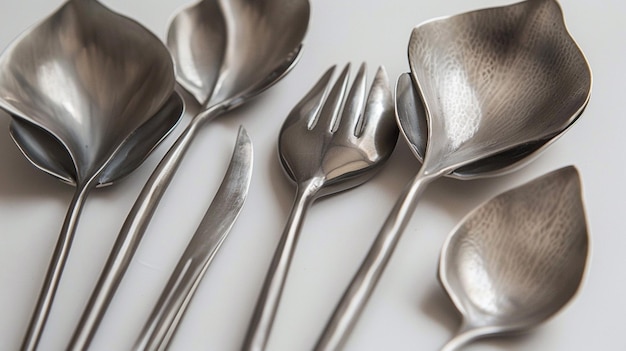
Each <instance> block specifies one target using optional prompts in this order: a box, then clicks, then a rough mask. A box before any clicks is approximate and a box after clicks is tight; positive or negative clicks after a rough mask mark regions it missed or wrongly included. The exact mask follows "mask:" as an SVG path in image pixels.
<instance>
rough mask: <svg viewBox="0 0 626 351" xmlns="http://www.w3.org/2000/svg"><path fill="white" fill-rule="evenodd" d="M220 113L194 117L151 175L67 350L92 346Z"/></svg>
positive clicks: (216, 109) (219, 110)
mask: <svg viewBox="0 0 626 351" xmlns="http://www.w3.org/2000/svg"><path fill="white" fill-rule="evenodd" d="M223 111H224V108H223V107H222V106H219V105H218V106H216V107H214V108H212V109H208V110H205V111H203V112H201V113H200V114H199V115H198V116H196V117H194V118H193V119H192V121H191V122H190V123H189V125H188V126H187V128H186V129H185V130H184V131H183V132H182V134H181V135H180V136H179V137H178V139H177V140H176V142H175V143H174V144H173V145H172V147H171V148H170V149H169V150H168V152H167V153H166V154H165V156H164V157H163V159H162V160H161V162H159V164H158V166H157V167H156V169H155V170H154V172H152V174H151V175H150V178H149V179H148V181H147V182H146V184H145V185H144V187H143V189H142V190H141V193H140V194H139V197H138V198H137V201H135V204H134V205H133V207H132V209H131V210H130V212H129V214H128V216H127V217H126V221H125V222H124V225H123V226H122V229H121V230H120V232H119V234H118V236H117V239H116V241H115V244H114V245H113V248H112V250H111V253H110V254H109V257H108V259H107V262H106V264H105V266H104V268H103V271H102V273H101V274H100V277H99V278H98V282H97V283H96V286H95V288H94V290H93V292H92V294H91V297H90V298H89V302H88V303H87V306H86V307H85V310H84V312H83V315H82V317H81V319H80V322H79V323H78V325H77V327H76V330H75V331H74V335H73V336H72V339H71V341H70V344H69V346H68V348H67V350H72V351H83V350H85V349H87V347H88V346H89V344H90V343H91V340H92V339H93V336H94V334H95V332H96V329H97V328H98V326H99V325H100V322H101V321H102V318H103V316H104V313H105V311H106V309H107V307H108V306H109V303H110V302H111V299H112V298H113V295H114V294H115V291H116V290H117V287H118V286H119V284H120V282H121V280H122V277H123V276H124V273H126V270H127V268H128V266H129V265H130V262H131V260H132V257H133V255H134V254H135V251H137V247H138V246H139V242H140V241H141V239H142V237H143V234H144V233H145V231H146V229H147V227H148V224H149V223H150V219H151V218H152V216H153V214H154V212H155V211H156V208H157V205H158V204H159V201H160V200H161V198H162V197H163V194H164V193H165V190H166V189H167V186H168V185H169V183H170V182H171V180H172V178H173V177H174V174H175V173H176V170H177V169H178V166H179V165H180V162H181V161H182V159H183V156H184V155H185V152H186V151H187V149H188V148H189V145H191V141H192V140H193V138H194V136H195V135H196V132H197V131H198V129H199V128H200V126H201V124H202V123H203V122H204V121H206V120H209V119H211V118H214V117H215V116H217V115H219V114H221V113H222V112H223Z"/></svg>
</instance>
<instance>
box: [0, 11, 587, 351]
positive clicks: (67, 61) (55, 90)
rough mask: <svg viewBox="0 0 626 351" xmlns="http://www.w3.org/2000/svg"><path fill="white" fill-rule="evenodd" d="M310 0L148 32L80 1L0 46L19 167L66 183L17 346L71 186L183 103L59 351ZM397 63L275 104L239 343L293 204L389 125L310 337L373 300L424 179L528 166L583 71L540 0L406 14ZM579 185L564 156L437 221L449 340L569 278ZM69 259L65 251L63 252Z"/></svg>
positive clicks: (334, 328)
mask: <svg viewBox="0 0 626 351" xmlns="http://www.w3.org/2000/svg"><path fill="white" fill-rule="evenodd" d="M309 17H310V4H309V2H308V0H263V1H252V2H251V1H245V0H233V1H225V0H224V1H221V0H201V1H199V2H197V3H196V4H195V5H193V6H190V7H188V8H186V9H184V10H182V11H180V12H179V13H178V14H177V15H176V16H175V17H174V18H173V20H172V21H171V23H170V27H169V30H168V33H167V40H166V41H165V43H162V42H161V41H160V40H159V39H158V38H157V37H155V36H154V35H153V34H152V33H150V32H149V31H148V30H147V29H145V28H144V27H142V26H141V25H140V24H139V23H137V22H135V21H133V20H132V19H129V18H127V17H124V16H121V15H119V14H117V13H115V12H113V11H111V10H109V9H108V8H106V7H105V6H103V5H102V4H100V3H99V2H98V1H96V0H68V1H67V2H66V3H65V4H63V5H62V6H61V7H60V8H59V9H58V10H57V11H56V12H55V13H53V14H52V15H50V16H49V17H48V18H46V19H44V20H43V21H42V22H40V23H39V24H37V25H36V26H34V27H32V28H31V29H29V30H28V31H26V32H25V33H24V34H22V35H21V36H20V37H19V38H17V39H16V40H15V41H14V42H13V43H12V44H11V45H10V46H9V47H8V48H6V49H5V50H4V52H3V53H2V55H1V56H0V108H2V109H3V110H4V111H6V112H7V113H8V114H9V115H10V117H11V123H10V136H11V137H12V139H13V140H14V142H15V143H16V145H17V146H18V148H19V149H20V151H21V152H22V153H23V154H24V156H26V157H27V159H28V160H29V161H30V162H31V163H32V164H33V165H35V166H36V167H37V168H39V169H41V170H43V171H44V172H46V173H49V174H51V175H53V176H54V177H56V178H58V179H60V180H61V181H63V182H65V183H68V184H71V185H73V186H75V188H76V191H75V195H74V197H73V199H72V202H71V204H70V207H69V210H68V212H67V216H66V219H65V222H64V224H63V226H62V228H61V233H60V235H59V239H58V242H57V244H56V247H55V249H54V252H53V255H52V258H51V260H50V264H49V268H48V272H47V274H46V276H45V279H44V282H43V284H42V288H41V292H40V295H39V298H38V300H37V302H36V304H35V308H34V311H33V313H32V317H31V320H30V324H29V326H28V328H27V330H26V331H25V336H24V339H23V344H22V347H21V349H22V350H36V349H38V343H39V340H40V338H41V335H42V333H43V331H44V329H45V325H46V321H47V318H48V315H49V311H50V308H51V306H52V304H53V302H54V297H55V293H56V291H57V288H58V286H59V284H60V283H61V282H62V279H61V277H62V273H63V269H64V267H65V265H66V264H67V263H68V258H69V253H70V248H71V245H72V240H73V238H74V235H75V233H76V230H77V227H78V222H79V217H80V214H81V211H82V208H83V205H84V203H85V200H86V197H87V195H88V193H89V192H90V191H91V190H92V189H94V188H97V187H101V186H106V185H110V184H112V183H113V182H115V181H117V180H118V179H120V178H122V177H124V176H127V175H129V174H130V173H131V172H132V171H133V170H135V169H136V168H138V167H139V166H140V165H141V163H142V162H143V161H144V160H145V158H146V157H147V156H148V155H149V154H150V153H151V151H152V150H154V148H155V147H156V146H157V145H158V144H159V143H160V142H161V141H162V140H163V139H164V138H166V137H167V136H168V134H169V133H170V132H171V131H172V130H173V129H174V128H175V127H176V126H177V125H178V123H179V121H180V119H181V116H182V115H183V111H184V102H183V98H182V97H181V95H180V94H179V92H177V91H176V90H175V86H176V84H178V85H179V86H180V87H181V88H182V89H184V90H185V92H186V93H187V94H188V95H189V96H190V99H192V100H194V101H193V102H194V103H197V104H198V105H199V106H200V109H199V112H198V114H197V115H195V116H194V117H193V118H192V119H191V121H190V122H189V123H188V124H187V126H186V127H185V129H184V130H183V132H182V133H181V134H180V136H179V137H178V139H177V140H176V141H175V142H174V144H173V146H172V147H171V148H170V149H169V150H168V151H167V153H166V154H165V156H164V157H163V159H162V160H161V162H160V163H159V164H158V165H157V167H156V169H155V170H154V171H153V173H152V174H151V176H150V177H149V179H148V180H147V182H146V184H145V186H144V187H143V189H142V190H141V192H140V194H139V196H138V198H137V200H136V202H135V204H134V205H133V207H132V208H131V210H130V211H129V213H128V216H127V218H126V220H125V222H124V224H123V226H122V228H121V230H120V232H119V234H118V237H117V239H116V241H115V243H114V245H113V248H112V250H111V253H110V255H109V257H108V259H107V261H106V263H105V265H104V267H103V269H102V272H101V275H100V277H99V279H98V281H97V283H96V286H95V287H94V290H93V292H92V295H91V297H90V299H89V301H88V303H87V305H86V306H85V307H84V310H83V314H82V317H81V319H80V321H79V323H78V325H77V326H76V328H75V331H74V334H73V335H72V337H71V339H70V341H69V344H68V348H67V349H68V350H87V349H88V348H89V345H90V343H91V341H92V339H93V337H94V335H95V333H96V332H97V329H98V326H99V324H100V322H101V320H102V318H103V317H104V314H105V313H106V310H107V307H108V306H109V303H110V302H111V300H112V299H113V297H114V294H115V292H116V289H117V287H118V286H119V284H120V282H121V280H122V278H123V276H124V274H125V272H126V270H127V268H128V267H129V265H130V263H131V261H132V257H133V255H134V253H135V252H136V250H137V248H138V246H139V244H140V241H141V239H142V237H143V235H144V233H145V232H146V231H147V229H148V225H149V223H150V219H151V218H152V216H153V214H154V213H155V210H156V207H157V206H158V203H159V201H160V199H161V198H162V196H163V194H164V193H165V191H166V189H167V187H168V184H169V183H170V181H171V180H172V178H173V177H174V174H175V172H176V170H177V169H178V168H179V167H184V166H181V163H182V158H183V157H184V154H185V152H186V150H187V149H188V147H189V145H190V144H191V142H192V140H193V139H194V138H195V136H196V135H197V132H198V131H199V130H200V128H201V127H202V126H203V125H205V124H206V123H207V122H209V121H211V120H213V119H215V118H217V117H218V116H221V115H224V114H226V113H228V112H229V111H231V110H232V109H234V108H236V107H238V106H240V105H243V104H246V103H247V102H248V101H250V100H252V99H253V98H254V97H256V96H257V95H259V94H260V93H262V92H263V91H265V90H266V89H268V88H270V87H271V86H272V85H274V84H275V83H276V82H278V81H279V80H280V79H281V78H282V77H284V76H285V75H286V74H288V73H289V72H290V71H291V70H292V69H293V68H294V67H295V65H296V64H297V63H298V61H299V58H300V56H301V55H302V47H303V44H302V43H303V40H304V37H305V34H306V31H307V27H308V23H309ZM408 60H409V68H410V72H408V73H404V74H401V75H400V76H399V77H398V79H397V82H396V86H395V96H394V93H393V90H392V88H391V87H390V83H389V78H388V77H387V73H386V71H385V69H384V68H383V67H382V66H381V67H380V68H378V70H377V72H376V74H375V76H374V78H373V81H372V83H371V87H370V88H369V89H368V85H367V82H366V76H367V67H366V65H365V64H362V65H361V66H360V68H359V69H358V70H357V73H356V76H355V78H354V80H353V82H352V83H351V84H349V81H350V77H349V75H350V65H349V64H348V65H346V66H345V68H343V70H342V71H341V72H340V73H339V74H338V78H337V79H336V81H335V82H334V83H332V77H333V73H334V71H335V69H336V67H335V66H333V67H331V68H330V69H329V70H328V71H327V72H325V73H324V74H323V75H322V76H321V78H320V79H319V81H318V82H317V83H316V84H314V85H313V86H312V88H311V89H310V91H309V92H308V93H307V94H306V95H305V96H304V97H303V98H302V99H301V100H300V101H299V102H298V103H297V104H296V105H295V106H294V107H293V109H292V111H291V112H290V113H289V114H288V116H287V117H286V119H285V120H284V123H283V125H282V128H280V133H279V137H278V152H279V157H280V161H281V165H282V167H283V169H284V171H285V174H286V175H287V177H288V178H289V179H290V180H291V181H292V182H293V184H295V199H294V202H293V207H292V210H291V213H290V214H289V216H288V218H287V224H286V226H285V229H284V232H283V235H282V236H281V238H280V240H279V241H278V243H277V248H276V251H275V254H274V257H273V259H272V261H271V264H270V266H269V269H268V272H267V275H266V278H265V282H264V284H263V286H262V288H261V290H260V292H259V295H258V300H257V303H256V307H255V309H254V311H253V312H251V318H250V324H249V326H248V331H247V334H246V336H245V339H244V340H242V350H247V351H248V350H249V351H261V350H265V349H266V345H267V342H268V339H269V337H270V333H271V330H272V324H273V321H274V319H275V316H276V313H277V311H278V306H279V303H280V300H281V295H282V292H283V288H284V285H285V282H286V281H287V278H288V272H289V267H290V263H291V261H292V259H293V256H294V254H295V253H296V245H297V242H298V238H299V233H300V230H301V228H302V226H303V223H304V218H305V214H306V212H307V210H308V208H309V207H310V206H311V205H312V204H313V202H314V201H315V200H316V199H318V198H320V197H322V196H326V195H331V194H335V193H339V192H342V191H344V190H348V189H351V188H353V187H356V186H358V185H361V184H363V183H365V182H366V181H367V180H369V179H371V178H372V177H373V176H374V175H375V174H376V173H377V172H379V171H381V169H382V168H383V167H384V164H385V161H386V160H387V159H388V158H389V157H390V155H391V154H392V152H393V150H394V148H395V145H396V142H397V139H398V136H399V135H402V137H401V139H403V140H404V141H405V142H406V143H407V145H408V146H409V148H410V149H411V151H412V152H413V153H414V155H415V157H416V158H417V159H418V161H419V162H420V163H421V168H420V170H419V172H418V173H417V175H416V176H415V177H414V178H413V179H412V180H411V181H410V182H409V184H407V185H406V187H405V188H404V190H403V191H402V193H401V194H399V197H398V200H397V202H396V204H395V205H394V206H393V208H392V209H391V211H390V213H389V215H388V217H387V219H386V220H385V222H384V223H383V224H382V227H381V228H380V231H379V233H378V235H377V236H376V238H375V239H374V242H373V243H372V246H371V248H370V249H369V251H368V252H367V253H364V254H365V257H364V259H363V262H362V264H361V266H360V267H359V268H358V270H357V272H356V274H355V275H354V277H353V279H352V281H351V282H347V283H349V284H347V287H346V290H345V292H344V294H343V297H342V298H341V299H340V301H339V302H338V304H337V306H336V308H335V310H334V312H333V313H332V314H331V315H330V318H329V320H328V322H327V324H326V326H325V327H324V328H323V331H322V333H321V335H320V337H319V339H318V340H317V343H316V344H315V345H312V346H313V349H314V350H316V351H322V350H325V351H326V350H328V351H330V350H340V349H341V348H342V347H343V345H344V344H345V342H346V341H347V339H348V337H349V334H350V332H351V330H352V329H353V327H354V326H355V324H356V323H357V321H358V318H359V316H360V315H361V313H362V312H363V310H364V309H365V307H366V304H367V301H368V300H369V299H370V297H371V296H372V293H373V291H374V289H375V287H376V284H377V282H378V281H379V279H380V277H381V276H382V274H383V272H384V269H385V267H386V265H387V263H388V262H389V260H390V258H391V256H392V253H393V251H394V249H395V248H396V246H397V245H398V243H399V240H400V237H401V234H402V232H403V231H404V229H405V228H406V227H407V226H408V224H409V220H410V218H411V216H412V213H413V212H414V210H415V209H416V207H417V203H418V201H419V199H420V197H421V196H422V194H423V192H424V191H425V189H426V188H427V187H428V185H429V184H430V183H431V182H433V181H435V180H436V179H440V178H442V177H453V178H457V179H464V180H466V179H475V178H484V177H493V176H498V175H502V174H505V173H508V172H512V171H514V170H516V169H518V168H520V167H522V166H523V165H525V164H527V163H528V162H530V161H531V160H532V159H534V158H535V157H537V156H538V154H539V153H540V152H541V151H543V150H544V149H545V148H546V147H547V146H549V145H550V144H552V143H553V142H554V141H555V140H556V139H558V137H560V136H561V135H562V134H563V133H565V132H566V131H567V130H568V129H569V128H570V127H571V126H572V125H573V124H574V122H576V120H577V119H578V118H579V117H580V116H581V114H582V113H583V111H584V109H585V107H586V106H587V104H588V102H589V98H590V93H591V83H592V78H591V70H590V68H589V65H588V63H587V61H586V59H585V57H584V55H583V53H582V51H581V50H580V48H579V47H578V46H577V44H576V42H575V41H574V40H573V39H572V37H571V36H570V34H569V32H568V31H567V28H566V26H565V22H564V19H563V14H562V11H561V8H560V6H559V4H558V3H557V2H556V1H555V0H526V1H523V2H520V3H516V4H512V5H508V6H502V7H494V8H487V9H480V10H475V11H471V12H466V13H462V14H459V15H455V16H451V17H446V18H440V19H435V20H431V21H428V22H425V23H422V24H420V25H418V26H417V27H415V28H414V29H413V31H412V33H411V36H410V40H409V44H408ZM252 159H253V152H252V142H251V141H250V138H249V137H248V134H247V132H246V131H245V129H244V128H243V127H240V130H239V134H238V137H237V141H236V143H235V147H234V151H233V155H232V159H231V161H230V165H229V167H228V170H227V172H226V174H225V176H224V179H223V181H222V184H221V186H220V188H219V190H218V192H217V193H216V195H215V196H214V198H213V201H212V203H211V205H210V207H209V208H208V210H207V211H206V214H205V216H204V218H203V219H202V221H201V223H200V225H199V227H198V229H197V231H196V233H195V234H194V235H193V237H192V238H191V240H190V241H189V244H188V246H187V248H186V250H185V251H184V253H183V255H182V257H181V258H180V260H179V262H178V264H177V265H176V267H175V268H174V270H173V271H172V273H171V276H170V279H169V281H168V283H167V285H166V286H165V287H164V289H163V292H162V294H161V296H160V298H159V300H158V301H157V302H156V304H155V306H154V308H153V310H152V313H151V315H150V316H149V318H148V319H147V321H146V323H145V325H144V328H143V329H142V331H141V333H140V335H139V336H138V338H137V339H136V343H135V345H134V347H133V350H164V349H167V347H168V345H169V343H170V341H171V340H172V338H173V337H174V335H175V333H176V329H177V327H178V324H179V321H180V320H181V318H182V316H183V314H184V313H185V310H186V308H187V306H188V304H189V302H190V301H191V299H192V297H193V294H194V292H195V290H196V288H197V287H198V285H199V283H200V280H201V279H202V277H203V275H204V273H205V272H206V271H207V269H208V268H209V265H210V263H211V261H212V259H213V257H214V256H215V254H216V253H217V250H218V249H219V247H220V245H221V244H222V243H223V242H224V240H225V239H226V237H227V235H228V233H229V231H230V229H231V228H232V227H233V225H234V223H235V220H236V219H237V216H238V215H239V213H240V211H241V210H242V208H243V206H244V202H245V199H246V196H247V193H248V188H249V185H250V180H251V177H252V165H253V162H252ZM580 183H581V181H580V177H579V174H578V171H577V170H576V168H575V167H574V166H569V167H565V168H562V169H559V170H556V171H553V172H551V173H549V174H546V175H544V176H542V177H539V178H537V179H535V180H533V181H531V182H529V183H526V184H524V185H522V186H519V187H517V188H514V189H512V190H509V191H506V192H504V193H502V194H501V195H498V196H496V197H495V198H493V199H491V200H489V201H488V202H486V203H484V204H483V205H481V206H479V207H478V208H477V209H475V210H474V211H472V212H471V213H470V214H468V215H467V217H465V219H463V220H462V222H461V223H460V224H459V225H458V226H457V227H456V228H455V229H454V230H453V231H452V233H451V234H450V236H449V237H448V239H447V241H446V242H445V244H444V247H443V249H442V252H441V254H440V262H439V280H440V282H441V285H442V286H443V288H444V289H445V291H446V292H447V293H448V296H449V297H450V300H451V301H452V302H453V304H454V305H455V306H456V308H457V309H458V310H459V312H460V314H461V316H462V323H461V327H460V329H459V332H458V334H457V336H455V337H454V338H453V339H452V340H451V341H450V342H449V343H447V344H446V345H445V346H443V348H442V350H446V351H452V350H457V349H460V348H461V347H462V346H463V345H465V344H467V343H469V342H471V341H473V340H475V339H478V338H482V337H486V336H490V335H498V334H510V333H516V332H520V331H525V330H527V329H529V328H531V327H534V326H536V325H538V324H539V323H541V322H543V321H545V320H547V319H548V318H550V317H551V316H553V315H554V314H556V313H557V312H558V311H559V310H560V309H561V308H562V307H563V306H565V305H566V304H567V303H568V302H569V301H570V300H571V298H572V297H573V296H574V295H575V294H576V292H577V291H578V289H579V287H580V286H581V284H582V280H583V278H584V274H585V271H586V263H587V260H588V258H587V257H588V251H589V243H588V242H589V238H588V232H587V224H586V219H585V211H584V205H583V200H582V198H583V196H582V191H581V184H580ZM69 262H71V260H70V261H69Z"/></svg>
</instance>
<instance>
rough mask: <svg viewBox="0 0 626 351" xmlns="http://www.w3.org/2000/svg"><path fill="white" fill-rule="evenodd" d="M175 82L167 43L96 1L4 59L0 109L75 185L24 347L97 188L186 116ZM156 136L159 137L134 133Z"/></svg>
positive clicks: (45, 165) (32, 150) (49, 165)
mask: <svg viewBox="0 0 626 351" xmlns="http://www.w3.org/2000/svg"><path fill="white" fill-rule="evenodd" d="M174 85H175V76H174V66H173V62H172V59H171V57H170V55H169V53H168V51H167V48H166V47H165V46H164V45H163V44H162V43H161V42H160V40H159V39H158V38H157V37H155V36H154V35H153V34H151V33H150V32H149V31H148V30H146V29H145V28H144V27H142V26H141V25H140V24H138V23H137V22H134V21H132V20H130V19H128V18H126V17H123V16H121V15H119V14H117V13H115V12H112V11H111V10H109V9H107V8H106V7H104V6H102V5H101V4H100V3H98V2H97V1H93V0H70V1H67V2H66V3H65V4H63V5H62V6H61V7H60V8H59V9H58V10H57V11H56V12H55V13H53V14H52V15H50V16H49V17H48V18H46V19H44V20H43V21H42V22H41V23H39V24H38V25H36V26H34V27H32V28H31V29H29V30H27V31H26V32H24V34H22V35H21V36H20V37H19V38H18V39H17V40H15V41H14V42H13V43H12V44H11V45H10V46H9V47H8V48H7V49H6V50H5V51H4V52H3V54H2V55H1V56H0V108H2V109H4V110H5V111H7V112H8V113H9V114H10V115H11V116H12V117H13V122H12V123H11V134H12V137H13V139H14V140H15V142H16V143H17V144H18V146H19V147H20V149H21V150H22V152H23V153H24V154H25V155H26V156H27V157H28V158H29V160H31V161H32V162H33V163H34V164H35V165H36V166H37V167H39V168H41V169H42V170H44V171H46V172H47V173H49V174H52V175H54V176H56V177H57V178H59V179H61V180H63V181H65V182H66V183H70V184H73V185H75V186H76V192H75V195H74V198H73V199H72V203H71V204H70V208H69V210H68V213H67V216H66V219H65V222H64V224H63V228H62V229H61V234H60V236H59V240H58V241H57V246H56V248H55V250H54V253H53V256H52V259H51V262H50V266H49V269H48V272H47V274H46V277H45V280H44V285H43V288H42V292H41V294H40V296H39V300H38V302H37V305H36V307H35V311H34V313H33V317H32V319H31V322H30V324H29V327H28V331H27V333H26V337H25V339H24V344H23V346H22V350H32V349H35V348H36V346H37V343H38V341H39V338H40V336H41V333H42V331H43V328H44V325H45V322H46V319H47V316H48V312H49V309H50V306H51V304H52V301H53V298H54V295H55V292H56V289H57V287H58V283H59V280H60V277H61V274H62V271H63V267H64V265H65V262H66V260H67V257H68V255H69V249H70V247H71V243H72V239H73V236H74V233H75V229H76V225H77V223H78V218H79V215H80V212H81V210H82V206H83V204H84V200H85V198H86V196H87V194H88V193H89V191H90V190H91V189H93V188H94V187H96V186H101V185H105V184H110V183H111V182H113V181H114V180H116V179H118V178H120V177H122V176H124V175H127V174H128V173H129V172H131V171H132V170H133V169H135V168H136V167H137V166H139V164H140V163H141V161H143V160H144V159H145V157H146V156H147V154H148V153H149V152H150V151H151V150H153V149H154V147H155V145H156V144H157V143H158V142H159V141H161V140H162V139H163V138H164V137H165V135H167V134H168V133H169V132H170V131H171V130H172V128H173V127H174V125H175V124H176V123H177V121H178V118H180V116H181V115H182V104H181V102H180V101H179V100H180V99H179V98H178V97H177V96H176V95H173V93H174ZM177 100H178V101H177ZM152 118H157V119H158V120H159V123H163V125H158V126H156V125H155V124H154V123H156V122H154V121H152ZM142 130H143V131H142ZM149 133H157V135H150V137H149V138H145V139H144V140H139V139H135V138H137V137H146V136H148V134H149Z"/></svg>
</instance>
